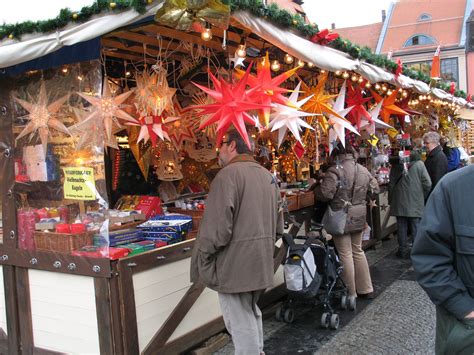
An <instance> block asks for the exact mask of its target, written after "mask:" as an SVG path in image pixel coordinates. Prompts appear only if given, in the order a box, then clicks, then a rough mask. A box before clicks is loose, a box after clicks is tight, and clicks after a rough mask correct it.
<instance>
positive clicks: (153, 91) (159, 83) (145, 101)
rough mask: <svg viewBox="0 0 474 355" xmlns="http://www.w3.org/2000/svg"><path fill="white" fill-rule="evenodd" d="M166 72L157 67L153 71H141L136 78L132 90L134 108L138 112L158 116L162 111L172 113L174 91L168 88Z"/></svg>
mask: <svg viewBox="0 0 474 355" xmlns="http://www.w3.org/2000/svg"><path fill="white" fill-rule="evenodd" d="M166 77H167V71H166V69H164V68H163V67H161V66H159V67H158V68H157V70H155V71H147V70H145V71H143V73H141V74H140V75H139V76H137V86H136V88H135V89H134V91H133V92H134V93H135V101H136V103H135V104H136V107H137V109H138V111H139V112H147V113H152V114H153V115H155V116H160V115H162V114H163V111H165V110H167V111H168V112H173V96H174V95H175V93H176V89H174V88H170V87H169V86H168V80H167V79H166Z"/></svg>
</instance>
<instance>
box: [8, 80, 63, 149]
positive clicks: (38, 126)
mask: <svg viewBox="0 0 474 355" xmlns="http://www.w3.org/2000/svg"><path fill="white" fill-rule="evenodd" d="M68 98H69V94H67V95H64V96H63V97H61V98H59V99H58V100H56V101H54V102H53V103H51V104H49V105H48V94H47V93H46V85H45V83H44V81H41V84H40V90H39V94H38V97H37V99H36V101H35V102H28V101H25V100H22V99H20V98H18V97H14V100H15V101H16V102H18V103H19V104H20V105H21V106H22V107H23V108H24V109H25V110H26V111H28V115H26V116H24V117H22V118H23V119H26V120H28V121H29V122H28V124H27V125H26V127H25V128H24V129H23V130H22V131H21V133H20V134H19V135H18V137H17V138H16V140H19V139H21V138H23V137H24V136H26V135H27V134H29V135H30V140H31V139H32V138H33V136H34V135H35V134H36V132H38V135H39V137H40V140H41V144H42V145H43V150H44V154H45V155H46V150H47V145H48V137H49V135H50V131H49V129H50V128H52V129H55V130H57V131H60V132H62V133H65V134H67V135H71V133H69V130H68V129H67V128H66V126H65V125H64V124H62V123H61V121H59V120H58V119H57V118H56V117H55V115H56V113H57V112H58V111H59V109H60V108H61V106H62V105H63V104H64V103H65V102H66V100H67V99H68Z"/></svg>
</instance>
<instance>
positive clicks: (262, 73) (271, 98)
mask: <svg viewBox="0 0 474 355" xmlns="http://www.w3.org/2000/svg"><path fill="white" fill-rule="evenodd" d="M298 69H299V67H295V68H293V69H290V70H288V71H286V72H284V73H283V74H280V75H278V76H276V77H274V78H272V75H271V71H270V59H269V58H268V52H267V54H266V56H265V58H263V60H262V61H261V62H258V63H257V76H253V75H249V78H248V85H249V86H250V88H251V89H252V90H251V91H252V93H253V95H255V96H254V97H256V99H255V101H256V102H258V103H261V104H263V105H266V106H268V107H266V108H264V109H262V113H263V115H262V116H263V122H264V123H265V126H268V123H269V121H270V111H271V104H272V103H274V102H275V103H279V104H282V105H288V104H289V101H288V98H286V97H285V96H283V95H282V93H287V92H289V91H290V90H288V89H285V88H282V87H280V85H281V84H282V83H283V82H284V81H285V80H286V79H288V78H289V77H290V76H292V75H293V74H294V73H295V72H296V71H297V70H298ZM244 73H245V72H244V71H242V70H237V77H239V78H242V77H243V76H244Z"/></svg>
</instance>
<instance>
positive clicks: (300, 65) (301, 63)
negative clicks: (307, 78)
mask: <svg viewBox="0 0 474 355" xmlns="http://www.w3.org/2000/svg"><path fill="white" fill-rule="evenodd" d="M296 64H297V65H298V66H299V67H304V62H303V61H302V60H301V59H298V62H297V63H296Z"/></svg>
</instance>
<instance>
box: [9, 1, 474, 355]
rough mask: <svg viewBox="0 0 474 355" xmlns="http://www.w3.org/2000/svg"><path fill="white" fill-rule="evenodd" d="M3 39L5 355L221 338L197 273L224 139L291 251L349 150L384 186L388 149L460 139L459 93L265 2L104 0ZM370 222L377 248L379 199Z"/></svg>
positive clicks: (119, 349) (382, 233)
mask: <svg viewBox="0 0 474 355" xmlns="http://www.w3.org/2000/svg"><path fill="white" fill-rule="evenodd" d="M0 39H1V42H0V68H2V69H1V72H0V76H1V82H0V153H1V155H0V189H1V199H0V223H1V224H0V285H1V287H2V289H3V290H4V292H3V293H0V352H9V353H31V352H32V351H33V350H34V351H37V352H41V353H48V354H56V353H103V354H112V353H117V354H122V353H123V354H137V353H143V354H155V353H164V354H168V353H169V354H174V353H180V352H183V351H185V350H188V349H190V348H192V347H194V346H196V345H197V344H199V343H201V342H202V341H204V340H205V339H207V338H208V337H210V336H212V335H214V334H216V333H218V332H220V331H222V330H223V329H224V323H223V320H222V317H221V313H220V308H219V303H218V298H217V294H216V292H214V291H212V290H210V289H207V288H205V287H204V286H203V285H201V284H199V283H191V282H190V280H189V264H190V256H191V252H192V248H193V245H194V242H195V240H196V239H195V238H199V235H198V230H199V223H200V221H201V218H202V215H203V213H204V210H205V204H206V201H205V198H206V193H207V192H208V190H209V186H210V183H211V181H212V178H213V177H214V176H215V175H216V174H217V172H218V171H219V169H220V167H219V164H218V159H217V149H218V147H219V145H220V143H221V142H222V139H223V135H224V134H225V132H226V131H227V130H228V129H229V128H235V129H236V130H237V131H238V132H239V134H240V135H241V136H242V137H243V139H244V140H245V141H246V142H248V144H249V145H250V141H251V140H252V141H254V142H255V158H256V160H257V161H259V162H260V163H261V164H262V165H263V166H265V167H266V168H268V169H269V170H270V171H271V172H272V173H273V174H274V175H275V178H276V179H278V181H279V182H280V187H281V191H282V194H283V197H284V205H283V206H282V209H284V211H285V212H287V213H288V214H290V215H292V216H293V217H294V218H296V221H294V219H292V221H293V222H291V223H289V225H288V226H287V227H288V228H287V230H288V231H290V232H291V233H305V232H306V231H307V229H308V223H309V220H310V219H311V217H313V216H314V209H313V206H314V205H315V203H316V204H317V203H318V201H314V195H313V192H311V191H309V188H310V183H311V181H312V179H317V178H318V174H320V172H321V170H323V167H324V165H325V164H326V163H327V162H328V157H329V155H330V154H331V152H332V151H333V150H334V149H337V148H336V147H337V144H338V143H339V142H340V143H342V144H343V145H347V144H350V145H352V146H354V147H355V148H356V149H357V151H358V152H359V162H361V164H364V165H365V166H367V168H368V169H369V170H370V171H371V172H372V173H373V174H374V175H375V176H377V178H378V180H379V183H380V184H381V185H384V184H386V183H387V182H388V174H389V155H390V153H391V151H392V149H393V147H394V146H396V147H397V149H398V150H400V152H401V153H400V156H401V157H402V158H403V156H404V154H405V151H406V149H408V147H412V146H414V145H415V143H416V142H417V141H419V139H420V137H421V135H422V134H423V132H424V131H427V130H438V131H440V132H442V134H443V135H444V136H446V137H449V138H450V139H452V140H453V141H462V140H463V139H464V138H463V137H464V136H466V135H467V134H469V132H468V127H467V126H466V125H465V124H463V123H462V120H460V119H459V114H458V113H459V110H460V109H461V108H462V109H463V110H470V109H471V108H472V105H471V104H470V102H468V101H469V100H465V98H463V96H464V97H465V96H466V95H465V94H464V93H462V92H459V91H456V90H455V88H454V89H450V88H446V87H444V86H443V84H442V83H439V82H430V80H429V78H428V79H426V78H423V77H420V76H419V73H416V72H412V71H410V70H409V69H407V68H404V67H403V65H402V64H401V63H394V62H391V61H390V60H387V59H386V58H384V57H380V56H376V55H374V54H372V53H370V51H368V49H366V48H360V47H358V46H357V45H353V44H351V43H350V42H348V41H345V40H343V39H341V38H339V37H338V36H337V34H335V33H330V32H329V31H327V30H322V31H320V30H319V29H318V28H317V26H316V25H311V24H308V23H305V21H304V19H303V18H301V17H300V16H298V15H291V14H289V13H287V12H286V11H283V10H280V9H279V8H278V7H277V6H275V5H272V6H265V5H264V4H263V3H262V2H261V1H258V0H240V1H230V3H229V2H228V1H219V0H200V1H176V0H166V1H165V0H154V1H152V0H148V1H144V0H139V1H117V2H109V1H104V0H98V1H97V2H96V3H94V4H93V5H91V6H88V7H84V8H82V9H81V10H80V11H78V12H73V11H70V10H68V9H64V10H62V11H61V13H60V15H59V16H58V17H57V18H55V19H53V20H47V21H40V22H36V23H32V22H27V23H22V24H16V25H4V26H1V27H0ZM446 90H448V91H449V90H451V92H450V93H447V92H446ZM463 135H464V136H463ZM367 208H368V212H369V213H368V216H369V217H368V227H367V229H366V231H365V239H366V246H370V245H373V244H375V243H377V242H378V241H380V240H381V239H382V238H384V237H386V236H388V235H389V234H390V233H393V231H394V230H395V224H394V222H393V218H390V216H389V209H390V207H389V204H388V199H387V192H386V191H384V192H382V193H381V194H380V195H378V196H377V197H375V199H374V200H371V201H368V204H367ZM285 254H286V250H285V248H284V246H282V244H281V241H278V242H277V244H276V247H275V260H274V269H275V287H274V288H273V289H270V290H267V291H266V293H265V295H264V297H263V298H262V300H261V302H262V306H265V305H269V304H271V303H272V302H275V301H276V300H277V299H279V298H280V297H281V296H282V288H281V287H280V286H281V285H282V284H283V276H282V270H281V262H282V260H283V259H284V257H285Z"/></svg>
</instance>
